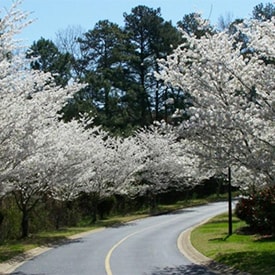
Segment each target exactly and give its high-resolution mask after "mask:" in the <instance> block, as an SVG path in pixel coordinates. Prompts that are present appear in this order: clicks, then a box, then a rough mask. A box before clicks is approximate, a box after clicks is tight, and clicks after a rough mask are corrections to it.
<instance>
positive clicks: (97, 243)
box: [12, 202, 227, 275]
mask: <svg viewBox="0 0 275 275" xmlns="http://www.w3.org/2000/svg"><path fill="white" fill-rule="evenodd" d="M226 211H227V203H225V202H218V203H213V204H209V205H205V206H199V207H192V208H187V209H183V210H180V211H177V212H175V213H171V214H165V215H159V216H154V217H149V218H145V219H141V220H136V221H133V222H129V223H127V224H124V225H119V226H117V227H111V228H107V229H105V230H102V231H99V232H95V233H91V234H89V235H87V236H85V237H83V238H79V239H75V240H71V241H68V242H66V243H65V244H63V245H60V246H57V247H54V248H53V249H50V250H49V251H47V252H45V253H43V254H41V255H39V256H37V257H35V258H34V259H32V260H30V261H28V262H26V263H24V264H23V265H21V266H20V267H19V268H17V269H16V270H15V271H14V272H13V273H12V275H171V274H173V275H179V274H192V275H195V274H198V275H210V274H213V273H211V272H209V271H206V270H205V268H204V267H202V266H198V265H195V264H193V263H191V262H190V261H189V260H188V259H187V258H185V257H184V256H183V255H182V254H181V253H180V251H179V249H178V247H177V239H178V237H179V235H180V233H181V232H182V231H184V230H186V229H188V228H190V227H192V226H194V225H195V224H197V223H199V222H201V221H203V220H205V219H207V218H209V217H211V216H214V215H217V214H219V213H222V212H226Z"/></svg>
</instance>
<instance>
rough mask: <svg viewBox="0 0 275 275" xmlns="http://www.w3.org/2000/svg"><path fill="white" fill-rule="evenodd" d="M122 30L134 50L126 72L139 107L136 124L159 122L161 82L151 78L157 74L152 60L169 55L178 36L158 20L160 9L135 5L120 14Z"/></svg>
mask: <svg viewBox="0 0 275 275" xmlns="http://www.w3.org/2000/svg"><path fill="white" fill-rule="evenodd" d="M124 18H125V30H126V32H127V33H129V36H130V43H131V44H132V45H133V46H134V48H135V58H134V59H132V60H131V62H130V63H129V69H130V70H131V73H132V75H133V76H134V78H135V81H136V83H137V88H136V93H137V100H138V104H139V108H140V115H139V119H140V125H148V124H150V123H152V121H153V120H154V119H159V118H160V117H159V109H160V106H161V102H160V100H161V99H163V97H161V96H160V94H161V92H163V91H162V88H161V86H162V83H161V81H157V80H156V78H155V77H154V71H158V65H157V62H156V60H157V59H158V58H161V57H164V56H166V55H167V54H168V53H171V52H172V50H173V48H175V47H177V45H178V44H179V43H180V41H181V36H180V33H179V32H178V31H177V29H176V28H174V27H173V26H172V24H171V22H165V21H164V19H163V18H162V17H161V13H160V8H158V9H152V8H148V7H146V6H141V5H140V6H137V7H135V8H133V9H132V11H131V13H130V14H127V13H124Z"/></svg>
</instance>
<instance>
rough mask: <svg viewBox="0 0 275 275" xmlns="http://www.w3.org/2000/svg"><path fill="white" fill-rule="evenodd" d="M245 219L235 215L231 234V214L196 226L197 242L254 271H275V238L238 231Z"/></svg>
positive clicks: (229, 262) (209, 254) (233, 264)
mask: <svg viewBox="0 0 275 275" xmlns="http://www.w3.org/2000/svg"><path fill="white" fill-rule="evenodd" d="M244 226H245V224H244V222H242V221H240V220H239V219H237V218H236V217H234V218H233V234H232V235H231V236H228V217H227V215H225V214H224V215H220V216H217V217H215V218H214V219H212V220H210V221H209V222H208V223H206V224H204V225H202V226H200V227H198V228H196V229H195V230H194V231H193V232H192V234H191V242H192V244H193V246H194V247H195V248H196V249H197V250H199V251H200V252H201V253H202V254H204V255H205V256H207V257H209V258H211V259H213V260H215V261H217V262H219V263H222V264H225V265H227V266H230V267H233V268H235V269H238V270H240V271H245V272H249V273H251V274H253V275H258V274H259V275H264V274H266V275H272V274H273V275H274V274H275V238H274V237H271V236H259V235H244V234H237V232H238V231H239V229H240V228H241V227H244Z"/></svg>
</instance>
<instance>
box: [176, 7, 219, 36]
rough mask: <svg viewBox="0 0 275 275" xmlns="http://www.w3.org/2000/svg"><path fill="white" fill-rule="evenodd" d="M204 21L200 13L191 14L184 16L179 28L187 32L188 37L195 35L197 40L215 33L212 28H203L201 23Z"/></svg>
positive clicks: (179, 22)
mask: <svg viewBox="0 0 275 275" xmlns="http://www.w3.org/2000/svg"><path fill="white" fill-rule="evenodd" d="M201 20H203V19H202V17H201V15H200V14H198V13H194V12H193V13H190V14H186V15H184V16H183V18H182V20H181V21H178V22H177V26H178V27H179V28H181V29H182V30H183V31H185V32H186V33H187V34H188V35H194V36H195V37H196V38H201V37H202V36H204V35H206V34H212V33H213V32H214V30H213V28H212V27H211V26H206V27H205V28H201V26H200V21H201Z"/></svg>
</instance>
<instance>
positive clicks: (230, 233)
mask: <svg viewBox="0 0 275 275" xmlns="http://www.w3.org/2000/svg"><path fill="white" fill-rule="evenodd" d="M228 235H229V236H230V235H232V193H231V168H230V167H228Z"/></svg>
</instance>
